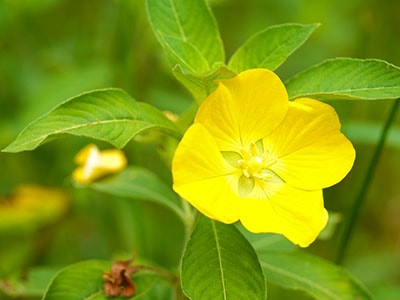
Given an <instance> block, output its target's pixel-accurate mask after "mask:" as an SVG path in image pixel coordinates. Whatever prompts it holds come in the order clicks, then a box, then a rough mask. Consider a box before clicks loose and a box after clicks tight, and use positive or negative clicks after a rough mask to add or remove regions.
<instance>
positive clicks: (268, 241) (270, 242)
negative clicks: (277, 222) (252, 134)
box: [236, 223, 299, 254]
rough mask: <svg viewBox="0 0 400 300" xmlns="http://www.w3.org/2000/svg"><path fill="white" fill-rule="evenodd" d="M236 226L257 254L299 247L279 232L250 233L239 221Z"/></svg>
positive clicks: (286, 250) (292, 249)
mask: <svg viewBox="0 0 400 300" xmlns="http://www.w3.org/2000/svg"><path fill="white" fill-rule="evenodd" d="M236 227H237V228H238V229H239V231H240V232H241V233H242V234H243V236H244V237H246V239H247V240H248V241H249V242H250V244H251V245H252V246H253V248H254V250H255V251H256V253H257V254H260V253H263V252H271V251H279V252H292V251H295V250H297V249H298V248H299V247H298V246H296V245H295V244H293V243H291V242H290V241H289V240H288V239H287V238H285V237H284V236H283V235H281V234H275V233H252V232H250V231H248V230H247V229H246V228H244V227H243V225H242V224H240V223H237V224H236Z"/></svg>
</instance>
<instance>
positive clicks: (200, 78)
mask: <svg viewBox="0 0 400 300" xmlns="http://www.w3.org/2000/svg"><path fill="white" fill-rule="evenodd" d="M172 72H173V74H174V75H175V77H176V79H178V81H179V82H180V83H182V84H183V85H184V86H185V87H186V88H187V89H188V90H189V91H190V92H191V93H192V95H193V97H194V98H195V99H196V101H197V102H198V103H201V102H202V101H203V100H204V99H205V98H206V97H207V96H208V95H210V94H211V92H213V91H214V90H215V89H216V88H217V85H218V83H217V81H218V80H221V79H229V78H232V77H233V76H235V75H236V74H235V72H233V71H232V70H230V69H228V68H227V67H226V66H219V67H218V68H216V69H215V70H212V71H210V72H206V73H194V72H190V71H186V70H184V69H183V68H182V67H181V66H180V65H176V66H175V67H174V68H173V69H172Z"/></svg>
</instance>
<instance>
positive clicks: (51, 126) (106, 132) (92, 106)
mask: <svg viewBox="0 0 400 300" xmlns="http://www.w3.org/2000/svg"><path fill="white" fill-rule="evenodd" d="M147 129H159V130H163V131H166V132H169V133H171V134H173V135H175V136H177V137H179V136H180V134H179V132H178V129H177V128H176V126H175V125H174V124H173V123H172V122H171V121H169V120H168V119H167V118H166V117H165V116H164V115H163V113H162V112H160V111H159V110H157V109H156V108H154V107H152V106H150V105H148V104H146V103H143V102H137V101H135V100H133V99H132V98H131V97H130V96H129V95H128V94H127V93H126V92H124V91H122V90H119V89H104V90H95V91H92V92H87V93H84V94H81V95H79V96H76V97H74V98H71V99H69V100H67V101H66V102H64V103H62V104H61V105H59V106H57V107H56V108H54V109H53V110H51V111H50V112H49V113H47V114H45V115H43V116H42V117H40V118H38V119H37V120H35V121H33V122H32V123H31V124H29V125H28V126H27V127H26V128H25V129H24V130H23V131H22V132H21V133H20V134H19V136H18V137H17V138H16V139H15V140H14V142H12V143H11V144H10V145H8V147H7V148H5V149H4V150H3V151H4V152H20V151H26V150H33V149H35V148H36V147H38V146H39V145H41V144H43V143H45V142H46V141H48V140H49V138H52V139H54V138H58V137H60V135H62V134H71V135H75V136H84V137H89V138H94V139H98V140H103V141H107V142H109V143H111V144H112V145H114V146H115V147H118V148H122V147H124V146H125V145H126V144H127V143H128V142H129V141H130V140H131V139H132V138H134V137H135V136H136V135H137V134H139V133H141V132H143V131H144V130H147Z"/></svg>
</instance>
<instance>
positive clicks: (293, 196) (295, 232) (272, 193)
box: [240, 182, 328, 247]
mask: <svg viewBox="0 0 400 300" xmlns="http://www.w3.org/2000/svg"><path fill="white" fill-rule="evenodd" d="M257 192H258V196H257V195H256V196H255V197H253V198H251V199H250V198H249V199H246V201H243V205H242V208H241V209H240V211H241V215H240V221H241V222H242V224H243V226H244V227H245V228H246V229H247V230H249V231H251V232H254V233H262V232H271V233H278V234H283V235H284V236H285V237H286V238H288V239H289V240H290V241H291V242H293V243H294V244H298V245H299V246H301V247H307V246H308V245H309V244H311V243H312V242H313V241H314V240H315V239H316V238H317V236H318V234H319V233H320V232H321V231H322V229H323V228H324V227H325V225H326V223H327V220H328V213H327V211H326V210H325V208H324V204H323V197H322V190H316V191H304V190H300V189H296V188H293V187H291V186H290V185H287V184H285V183H278V182H272V183H271V182H270V183H267V184H266V185H265V187H264V189H262V188H259V189H258V191H257ZM253 196H254V194H253Z"/></svg>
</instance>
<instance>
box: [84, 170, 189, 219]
mask: <svg viewBox="0 0 400 300" xmlns="http://www.w3.org/2000/svg"><path fill="white" fill-rule="evenodd" d="M89 187H91V188H93V189H95V190H98V191H101V192H104V193H108V194H112V195H116V196H121V197H126V198H131V199H141V200H147V201H152V202H155V203H158V204H160V205H163V206H166V207H168V208H169V209H171V210H172V211H173V212H175V213H176V214H177V215H178V216H179V217H180V218H182V219H183V220H184V213H183V211H182V208H181V206H180V201H179V198H178V197H177V195H176V194H175V193H174V192H173V191H172V190H171V188H170V187H169V186H167V185H166V184H165V183H164V182H163V181H162V180H161V179H159V178H158V177H157V176H156V175H155V174H154V173H152V172H151V171H149V170H146V169H144V168H141V167H128V168H126V169H125V170H123V171H122V172H120V173H119V174H117V175H115V176H111V177H109V178H106V179H103V180H100V181H96V182H94V183H92V184H91V185H90V186H89Z"/></svg>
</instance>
